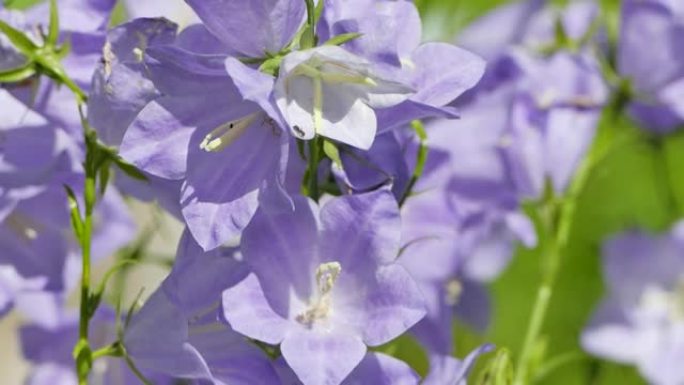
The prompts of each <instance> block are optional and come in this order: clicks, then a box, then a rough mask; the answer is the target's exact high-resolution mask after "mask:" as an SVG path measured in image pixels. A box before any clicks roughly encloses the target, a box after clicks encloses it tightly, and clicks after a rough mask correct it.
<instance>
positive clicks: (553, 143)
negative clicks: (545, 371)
mask: <svg viewBox="0 0 684 385" xmlns="http://www.w3.org/2000/svg"><path fill="white" fill-rule="evenodd" d="M142 3H144V4H142ZM674 3H675V2H672V1H670V2H668V1H666V0H648V1H638V0H626V1H625V2H624V4H623V5H622V8H621V14H620V17H621V24H620V30H619V31H617V32H618V33H617V40H616V37H615V34H612V33H611V31H610V30H609V28H606V26H605V25H604V24H603V19H602V14H601V10H600V8H599V5H598V4H596V3H594V2H589V1H586V2H584V1H583V2H577V3H572V4H570V5H568V6H567V7H566V8H565V9H563V10H562V11H561V10H559V9H557V8H554V7H553V6H550V5H547V4H545V3H544V2H543V1H537V0H527V1H523V2H519V3H515V4H511V5H507V6H504V7H501V8H498V9H496V10H494V11H492V12H491V13H489V14H487V15H486V16H484V17H483V18H481V19H479V20H476V21H475V22H474V23H472V24H470V25H469V26H468V27H467V28H466V29H464V30H463V31H462V32H461V33H460V34H459V37H458V39H457V40H456V44H449V43H443V42H423V37H422V29H423V26H422V24H421V19H420V15H419V12H418V8H417V7H416V4H414V3H413V2H412V1H409V0H396V1H395V0H318V1H314V0H251V1H246V2H245V1H236V0H185V3H181V2H175V1H173V2H169V1H150V0H145V2H141V1H133V0H130V1H125V2H123V4H124V8H125V13H127V15H128V16H130V17H129V18H128V20H127V21H122V22H121V23H112V22H111V19H112V18H113V16H112V15H114V14H115V11H114V9H115V5H116V1H115V0H60V1H59V4H57V2H56V1H55V0H52V1H49V2H44V3H41V4H39V5H37V6H35V7H32V8H29V9H27V10H25V11H17V10H13V9H5V8H2V6H0V32H1V34H0V55H1V56H0V112H2V119H0V250H2V252H1V253H0V254H1V255H0V317H4V316H5V315H7V314H8V313H10V312H11V311H13V309H16V311H17V312H19V313H21V314H22V315H23V316H25V317H26V318H27V319H28V321H29V322H28V324H27V325H25V326H24V327H23V328H22V330H21V332H20V340H21V344H22V347H23V352H24V356H25V358H26V359H27V360H28V361H29V362H31V364H32V365H33V369H32V371H31V375H30V376H29V378H28V379H27V383H29V384H31V385H42V384H60V385H72V384H79V385H83V384H87V383H93V384H96V383H98V384H99V383H102V384H109V385H123V384H133V383H137V382H140V381H142V382H143V383H147V384H149V383H153V384H177V383H178V382H177V381H186V382H187V383H191V384H205V383H211V384H218V385H222V384H225V385H233V384H235V385H240V384H244V385H294V384H302V385H353V384H380V385H382V384H386V385H396V384H399V385H404V384H405V385H417V384H424V385H464V384H465V383H466V379H467V378H468V374H469V372H470V370H471V368H472V367H473V365H474V363H475V361H476V360H477V358H478V357H479V356H481V355H482V354H484V353H487V352H489V351H491V350H492V349H493V346H492V345H490V344H483V345H480V346H479V347H476V348H474V349H471V350H472V351H471V352H470V353H469V354H467V356H466V357H465V358H464V359H463V360H459V359H456V358H455V351H456V346H455V344H454V340H455V338H454V335H453V325H454V323H455V322H463V323H465V324H466V325H468V326H469V327H470V328H471V329H472V330H475V331H480V332H482V331H485V330H487V328H488V326H489V324H490V320H491V318H492V316H491V311H492V307H491V306H490V302H491V299H490V297H489V293H488V291H487V288H486V285H487V284H488V283H490V282H491V281H493V280H494V279H496V278H497V277H498V276H499V275H500V274H501V273H502V271H503V270H504V269H505V268H506V267H507V265H508V264H509V261H510V260H511V258H512V257H513V255H514V253H515V251H516V249H517V248H519V247H521V248H525V249H530V250H532V249H544V250H546V249H548V250H550V252H549V255H550V256H549V260H548V261H545V262H546V263H547V264H548V265H549V266H551V268H549V269H548V270H549V271H548V272H547V273H546V274H547V275H546V276H545V277H544V279H543V284H542V287H541V288H540V292H539V293H540V294H539V298H538V299H537V300H538V303H537V304H536V305H535V314H537V313H536V311H538V312H539V313H538V314H537V316H539V317H541V319H540V320H537V321H535V320H533V321H532V323H531V324H530V329H529V331H528V334H527V336H526V341H525V344H524V346H523V350H522V352H521V353H520V357H518V360H519V363H518V366H517V368H516V371H515V378H514V381H515V384H516V385H524V384H527V383H530V381H531V378H532V374H531V373H529V371H533V370H535V367H534V365H533V364H532V363H531V361H534V359H535V357H533V355H534V352H533V349H535V348H537V347H538V346H539V345H541V344H540V340H541V338H540V336H539V333H540V330H539V328H541V324H539V325H537V323H535V322H541V320H543V317H544V314H545V309H546V306H547V305H546V304H545V302H544V301H548V298H549V296H550V294H549V293H550V291H551V288H552V286H553V282H554V279H555V276H556V275H557V274H558V270H557V269H558V266H559V261H560V260H559V258H560V255H561V254H562V253H563V252H565V248H566V247H567V244H568V236H569V235H568V232H569V231H570V230H569V229H570V227H571V226H570V225H571V223H572V220H573V218H574V212H575V209H576V202H575V200H576V199H577V195H578V194H579V192H581V190H582V188H583V187H584V185H585V184H586V181H587V178H588V173H589V171H591V168H592V167H593V166H595V164H596V162H598V161H600V159H601V156H602V155H604V152H603V151H605V148H604V147H606V146H605V145H604V144H603V142H601V141H600V140H599V139H601V138H602V137H603V136H605V135H606V133H605V132H602V130H601V125H600V122H601V121H602V119H606V116H609V115H610V112H611V111H612V112H615V111H617V115H620V114H621V113H622V111H624V112H625V113H626V114H628V115H629V116H630V117H631V118H632V119H634V120H635V121H637V122H639V123H640V125H641V126H643V127H644V128H645V131H647V132H649V134H648V135H663V134H667V133H669V132H672V131H673V130H675V129H676V128H677V127H679V126H681V125H682V124H684V102H683V100H684V99H682V98H681V95H682V90H684V88H682V87H684V57H681V55H682V52H684V50H682V49H681V48H684V47H682V46H681V45H682V44H683V43H682V42H684V10H683V9H680V8H681V7H680V6H679V5H678V4H674ZM645 50H646V52H645ZM654 67H656V68H658V70H657V71H654V70H653V68H654ZM609 118H610V116H609ZM609 131H610V130H609ZM609 134H610V132H609ZM644 135H646V134H644ZM128 198H134V199H137V200H142V201H147V202H155V203H156V204H157V205H158V206H159V207H161V208H163V210H164V211H165V212H167V213H168V214H169V215H170V216H171V217H173V218H175V219H177V220H178V221H179V223H181V224H182V226H183V228H184V231H183V234H182V237H181V238H180V240H179V241H178V247H177V252H176V255H175V258H174V259H173V263H172V266H171V269H170V272H169V273H168V275H167V276H166V278H165V279H164V280H163V282H162V283H161V284H160V285H159V287H157V288H156V289H155V290H154V291H153V292H152V293H151V294H150V295H149V296H146V297H147V298H146V300H145V301H140V302H141V303H140V304H138V301H137V300H136V303H134V304H133V306H131V307H130V308H126V309H122V308H121V303H118V304H117V302H120V299H119V300H117V299H114V300H111V301H108V300H109V299H111V298H113V297H112V296H110V295H109V294H110V290H109V289H108V282H109V280H110V278H111V277H112V276H113V275H115V274H120V276H121V277H123V279H125V271H126V268H127V267H128V266H127V265H128V264H130V263H132V262H134V261H137V260H141V259H145V256H146V254H147V253H148V250H146V249H145V238H146V237H147V236H148V234H146V233H144V232H143V233H142V235H140V236H139V238H142V240H141V241H139V242H134V239H135V237H136V234H138V233H140V232H138V231H137V228H136V225H135V221H134V219H133V217H134V213H132V212H131V210H130V207H129V205H127V204H126V201H125V199H128ZM679 227H681V226H677V227H675V228H674V230H673V231H672V233H671V234H670V235H667V236H663V237H660V238H654V237H650V236H647V235H643V234H638V233H634V234H629V235H625V236H618V237H615V238H613V239H612V240H610V241H609V242H608V243H607V246H606V248H605V250H604V251H605V257H606V258H605V260H606V275H607V281H608V286H609V294H610V296H609V298H608V299H607V300H606V301H605V302H604V304H603V305H601V308H600V309H599V311H598V312H597V314H596V316H595V318H594V319H593V320H592V321H591V322H590V325H589V326H588V327H587V329H586V330H585V331H584V334H583V335H582V345H583V347H584V348H585V349H586V350H587V351H588V352H590V353H592V354H596V355H600V356H603V357H607V358H610V359H615V360H618V361H621V362H625V363H632V364H636V365H638V366H639V368H640V369H641V371H642V372H643V373H644V376H645V377H647V378H649V379H650V380H652V381H653V382H654V383H656V384H673V385H674V384H680V383H682V381H684V377H682V373H683V372H682V371H681V370H679V368H676V365H673V364H672V363H674V362H677V360H681V359H682V357H684V350H683V349H684V348H683V346H684V343H683V342H682V341H684V339H683V338H682V335H683V334H682V331H683V330H684V329H682V325H684V322H683V320H684V302H683V301H682V297H683V296H684V294H682V274H683V271H684V260H682V258H681V255H682V250H681V248H682V246H683V245H684V244H683V243H682V239H680V238H681V235H682V234H680V233H681V231H680V230H681V229H680V228H679ZM68 229H72V230H73V231H69V230H68ZM131 245H133V246H131ZM538 245H540V246H542V247H539V248H537V246H538ZM121 250H124V252H121ZM117 253H118V254H119V255H124V258H123V259H122V261H120V263H118V264H116V265H115V266H114V267H112V268H111V269H110V270H109V271H108V272H107V273H106V274H105V277H104V278H103V280H102V281H101V282H100V284H99V285H95V286H93V285H92V282H91V274H90V267H91V262H97V261H99V260H102V259H105V258H106V257H109V256H112V255H114V254H117ZM650 253H654V254H658V255H656V256H654V257H653V259H657V260H658V262H656V263H650V261H649V262H646V261H645V260H644V258H645V256H647V255H648V254H650ZM121 282H124V281H121ZM75 289H80V294H81V298H80V311H78V312H76V311H74V310H73V309H72V308H70V307H69V306H67V298H68V296H69V295H70V293H71V292H72V291H74V290H75ZM119 294H120V293H119ZM107 302H109V303H107ZM400 337H401V338H403V339H407V340H409V341H415V342H417V343H418V345H419V346H420V348H421V350H422V352H424V355H425V357H426V358H427V359H426V361H427V362H428V368H426V370H423V371H421V373H420V374H419V373H418V372H417V371H416V370H415V368H413V367H411V366H410V365H409V364H408V363H406V362H404V361H402V360H401V359H399V356H398V355H394V354H392V349H391V346H392V345H391V344H392V343H393V341H396V340H397V339H398V338H400ZM388 344H390V348H387V346H388ZM418 345H416V346H418ZM501 357H502V356H501V355H498V356H497V359H495V360H493V364H491V365H489V366H488V368H487V369H486V370H485V371H484V376H483V378H485V379H487V378H497V381H499V380H500V378H501V377H502V376H507V375H508V372H507V371H508V370H510V368H509V367H508V366H510V363H509V362H507V361H506V357H505V354H504V357H503V358H501ZM74 360H75V361H76V365H75V366H74V363H73V361H74ZM673 367H674V368H676V369H672V368H673ZM502 373H504V374H502ZM183 383H185V382H183ZM486 383H489V382H486ZM497 383H498V382H497Z"/></svg>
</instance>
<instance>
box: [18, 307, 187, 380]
mask: <svg viewBox="0 0 684 385" xmlns="http://www.w3.org/2000/svg"><path fill="white" fill-rule="evenodd" d="M41 304H42V305H43V306H46V307H48V308H52V309H54V310H55V311H54V313H53V314H51V315H52V317H53V319H52V320H51V321H50V322H45V320H41V321H42V322H33V323H29V324H27V325H24V326H22V327H21V329H20V330H19V339H20V343H21V348H22V353H23V356H24V358H25V359H26V360H27V361H28V362H29V363H30V364H31V366H30V368H29V370H28V376H27V378H26V381H25V382H24V384H26V385H76V384H78V378H77V376H76V369H75V367H74V358H73V356H72V351H73V349H74V345H75V344H76V342H77V341H78V329H79V317H78V314H77V313H76V312H73V311H71V310H65V309H64V305H65V304H64V303H63V301H61V300H60V299H59V298H56V297H51V298H44V299H43V300H42V301H41ZM89 336H90V344H91V347H93V348H94V349H98V348H101V347H104V346H105V345H107V344H111V343H112V342H113V341H114V340H115V339H116V316H115V314H114V310H113V309H110V308H109V307H106V306H102V307H100V308H99V309H98V311H97V313H95V317H93V319H92V320H91V322H90V333H89ZM150 379H153V380H154V383H155V384H158V385H172V384H173V383H174V381H175V380H174V379H173V378H171V377H167V376H151V377H150ZM138 381H139V380H138V379H137V378H136V377H135V375H134V374H133V373H132V372H131V371H130V370H129V369H128V367H126V364H125V362H124V361H123V360H122V359H120V358H117V357H103V358H100V359H97V360H95V362H94V365H93V370H92V372H91V374H90V377H89V379H88V382H89V383H94V384H102V385H129V384H133V383H137V382H138Z"/></svg>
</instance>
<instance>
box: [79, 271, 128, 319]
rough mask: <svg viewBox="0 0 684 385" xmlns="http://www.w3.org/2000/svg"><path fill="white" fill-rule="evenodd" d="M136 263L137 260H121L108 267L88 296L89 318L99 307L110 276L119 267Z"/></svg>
mask: <svg viewBox="0 0 684 385" xmlns="http://www.w3.org/2000/svg"><path fill="white" fill-rule="evenodd" d="M136 263H137V261H134V260H123V261H119V262H118V263H117V264H115V265H114V266H112V267H111V268H109V270H107V272H106V273H105V275H104V277H103V278H102V280H101V281H100V283H99V285H98V286H97V289H96V290H95V291H94V292H93V294H92V296H91V297H90V303H89V304H88V307H89V316H90V318H92V316H93V315H94V314H95V312H96V311H97V308H98V307H100V302H101V301H102V297H103V296H104V292H105V290H106V289H107V283H109V280H110V279H111V278H112V276H114V274H116V273H118V272H119V271H120V270H121V269H123V268H125V267H127V266H130V265H134V264H136Z"/></svg>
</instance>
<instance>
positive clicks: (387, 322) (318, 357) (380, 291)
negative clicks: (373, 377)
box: [223, 190, 425, 385]
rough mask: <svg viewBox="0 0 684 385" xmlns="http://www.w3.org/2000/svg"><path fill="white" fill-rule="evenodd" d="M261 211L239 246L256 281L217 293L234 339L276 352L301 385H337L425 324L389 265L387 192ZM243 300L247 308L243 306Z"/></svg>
mask: <svg viewBox="0 0 684 385" xmlns="http://www.w3.org/2000/svg"><path fill="white" fill-rule="evenodd" d="M294 201H295V210H294V212H284V213H280V214H275V213H269V212H267V211H265V210H259V211H258V212H257V214H256V215H255V217H254V219H253V220H252V222H251V223H250V225H249V226H248V227H247V228H246V229H245V232H244V234H243V238H242V252H243V254H244V256H245V261H246V262H247V263H248V264H249V266H250V267H251V270H252V271H253V272H252V273H250V274H249V275H248V276H247V277H246V278H245V279H244V280H242V281H241V282H240V283H238V284H237V285H235V286H234V287H232V288H229V289H227V290H226V291H224V293H223V311H224V315H225V318H226V320H227V321H228V322H229V323H230V325H231V326H232V327H233V328H234V329H235V330H236V331H238V332H240V333H242V334H244V335H246V336H248V337H250V338H254V339H256V340H259V341H263V342H266V343H269V344H280V348H281V351H282V353H283V357H284V358H285V360H286V361H287V363H288V364H289V366H290V367H291V368H292V370H293V371H294V372H295V373H296V374H297V377H299V380H300V381H302V383H303V384H305V385H313V384H315V385H318V384H324V385H338V384H341V383H342V382H343V381H344V379H345V378H347V376H348V375H349V374H350V373H351V372H352V371H353V369H354V368H355V367H357V365H358V364H359V363H360V362H361V361H362V359H363V357H364V356H365V354H366V345H369V346H378V345H381V344H383V343H386V342H388V341H390V340H392V339H393V338H395V337H397V336H398V335H400V334H401V333H403V332H404V331H406V330H407V329H408V328H409V327H411V326H412V325H413V324H415V323H416V322H418V321H419V320H420V319H421V318H422V317H423V316H424V315H425V308H424V303H423V299H422V296H421V295H420V292H419V290H418V287H417V286H416V284H415V283H414V282H413V280H412V279H411V277H410V276H409V275H408V273H407V272H406V271H405V270H404V269H403V268H402V267H401V266H399V265H398V264H396V263H394V259H395V258H396V256H397V253H398V247H399V235H400V233H399V231H400V229H399V226H400V223H399V212H398V209H397V205H396V201H395V200H394V198H393V197H392V195H391V193H390V192H389V191H387V190H379V191H376V192H373V193H368V194H361V195H354V196H345V197H341V198H336V199H332V200H331V201H330V202H328V203H327V204H325V205H324V206H323V207H322V209H321V210H320V214H319V213H318V209H317V207H316V206H315V205H314V204H313V203H312V202H311V201H310V200H308V199H306V198H304V197H297V198H295V199H294ZM246 299H248V300H246Z"/></svg>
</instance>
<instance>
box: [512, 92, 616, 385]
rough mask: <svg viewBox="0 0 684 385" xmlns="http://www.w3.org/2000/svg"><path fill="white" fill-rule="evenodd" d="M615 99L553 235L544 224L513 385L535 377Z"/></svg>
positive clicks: (609, 134) (609, 135) (608, 138)
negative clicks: (538, 275)
mask: <svg viewBox="0 0 684 385" xmlns="http://www.w3.org/2000/svg"><path fill="white" fill-rule="evenodd" d="M618 99H619V98H617V97H616V98H615V99H614V100H613V102H612V103H611V105H610V106H609V107H608V108H607V109H606V110H605V111H604V119H605V120H607V121H608V122H607V123H608V124H607V125H606V124H605V123H606V122H602V123H601V124H600V126H606V127H608V128H609V129H607V130H599V132H598V134H597V136H596V138H594V141H593V143H592V146H591V148H590V150H589V152H588V154H587V156H586V158H585V159H584V161H583V162H582V163H581V165H580V167H579V169H578V170H577V172H576V174H575V178H574V179H573V181H572V184H571V185H570V188H569V189H568V191H567V193H566V196H565V197H564V199H563V201H562V202H561V206H560V212H559V217H558V222H557V224H558V225H557V227H556V228H555V232H554V230H553V228H552V226H550V225H549V224H547V229H546V230H547V231H548V232H549V233H550V234H551V239H550V240H549V242H550V243H549V246H548V248H547V250H546V253H545V262H546V263H547V269H545V270H544V273H543V277H542V283H541V286H540V287H539V289H538V290H537V295H536V299H535V303H534V305H533V308H532V318H531V320H530V324H529V326H528V329H527V332H526V333H525V339H524V342H523V347H522V350H521V353H520V358H519V360H518V365H517V367H516V373H515V379H514V381H513V385H526V384H527V383H528V380H529V378H530V375H531V374H532V375H533V374H534V373H530V369H531V365H532V359H533V353H534V349H535V347H536V346H537V342H538V341H539V337H540V335H541V331H542V327H543V325H544V319H545V318H546V313H547V311H548V308H549V304H550V301H551V297H552V295H553V286H554V284H555V282H556V278H557V275H558V271H559V269H560V265H561V263H562V260H563V253H564V252H565V251H566V248H567V246H568V241H569V239H570V230H571V228H572V224H573V222H574V219H575V215H576V212H577V200H578V197H579V195H580V193H581V192H582V191H583V190H584V187H585V186H586V184H587V181H588V180H589V176H590V175H591V171H592V170H593V168H594V167H595V166H596V164H598V163H599V162H600V161H601V160H602V159H603V158H604V156H605V155H606V154H607V153H609V148H610V144H612V143H613V142H614V140H613V136H614V132H613V127H612V126H613V125H614V123H615V120H616V118H617V117H618V116H619V114H617V111H619V110H620V108H621V104H620V101H619V100H618Z"/></svg>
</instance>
